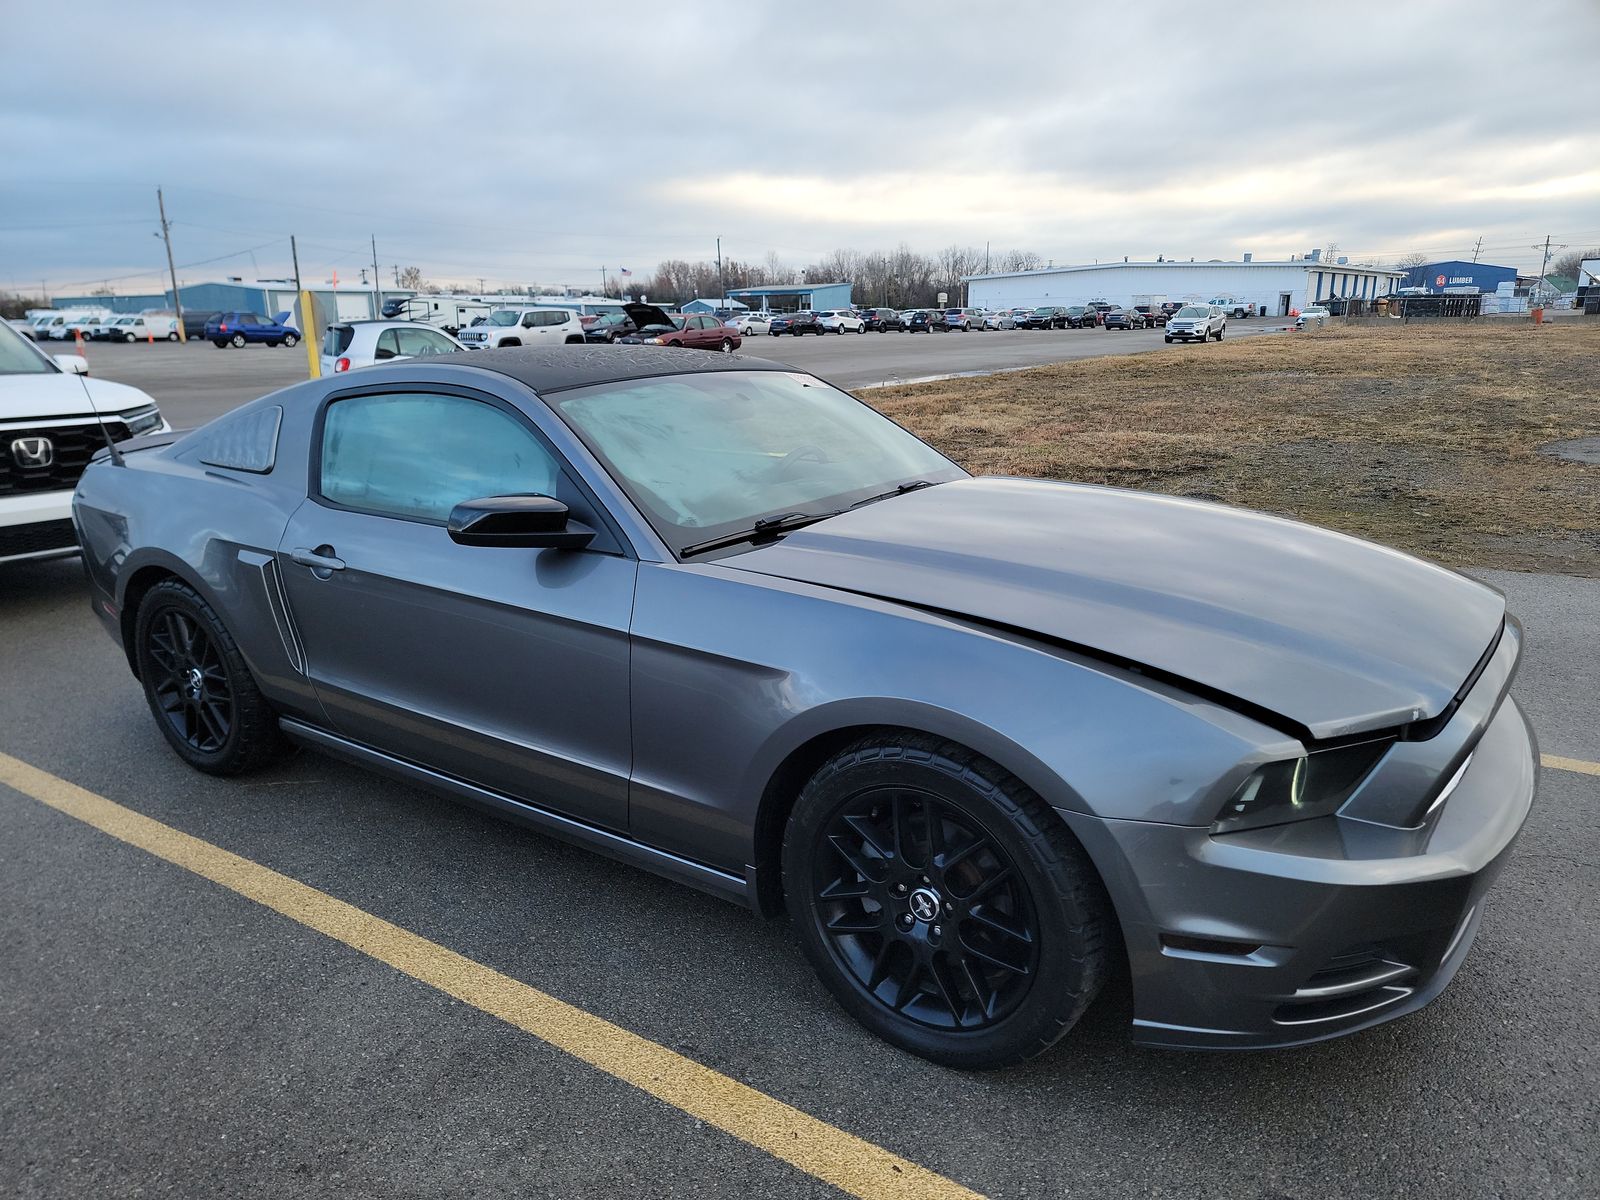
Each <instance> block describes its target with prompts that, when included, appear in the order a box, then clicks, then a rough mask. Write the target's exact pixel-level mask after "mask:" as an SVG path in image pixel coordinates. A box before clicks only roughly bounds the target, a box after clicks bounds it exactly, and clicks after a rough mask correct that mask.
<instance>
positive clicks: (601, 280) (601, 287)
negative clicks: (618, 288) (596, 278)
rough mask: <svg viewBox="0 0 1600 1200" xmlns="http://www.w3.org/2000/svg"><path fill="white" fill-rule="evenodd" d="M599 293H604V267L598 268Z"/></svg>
mask: <svg viewBox="0 0 1600 1200" xmlns="http://www.w3.org/2000/svg"><path fill="white" fill-rule="evenodd" d="M600 294H601V295H602V296H604V295H605V294H606V269H605V268H604V267H601V268H600Z"/></svg>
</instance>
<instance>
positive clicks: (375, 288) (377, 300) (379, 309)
mask: <svg viewBox="0 0 1600 1200" xmlns="http://www.w3.org/2000/svg"><path fill="white" fill-rule="evenodd" d="M371 236H372V294H373V297H374V303H373V306H372V309H373V311H372V316H373V318H374V319H377V318H378V317H381V316H383V276H382V275H380V274H378V235H377V234H373V235H371Z"/></svg>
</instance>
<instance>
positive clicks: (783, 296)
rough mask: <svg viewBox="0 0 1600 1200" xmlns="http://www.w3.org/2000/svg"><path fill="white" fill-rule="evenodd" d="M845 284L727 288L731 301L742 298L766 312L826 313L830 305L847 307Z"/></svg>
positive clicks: (848, 289) (849, 287) (799, 284)
mask: <svg viewBox="0 0 1600 1200" xmlns="http://www.w3.org/2000/svg"><path fill="white" fill-rule="evenodd" d="M850 289H851V285H850V284H848V283H797V284H793V285H791V286H787V287H779V286H770V287H750V288H729V289H728V298H729V299H730V300H735V299H737V300H742V301H744V302H745V303H747V304H749V305H750V306H751V307H752V308H758V309H762V310H763V311H766V312H779V311H782V312H794V311H795V310H796V309H810V310H811V311H812V312H825V311H827V310H828V309H830V308H849V307H850Z"/></svg>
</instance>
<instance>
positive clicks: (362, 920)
mask: <svg viewBox="0 0 1600 1200" xmlns="http://www.w3.org/2000/svg"><path fill="white" fill-rule="evenodd" d="M0 784H5V785H6V786H7V787H10V788H12V789H14V790H15V791H18V792H20V793H22V794H23V795H26V796H31V797H32V798H33V799H35V800H38V801H40V802H41V803H43V804H47V805H49V806H50V807H51V808H54V809H56V810H57V811H59V812H62V813H65V814H66V815H67V816H70V817H75V818H76V819H78V820H79V821H82V822H84V823H85V824H87V825H92V826H93V827H94V828H96V829H98V830H100V831H101V832H102V833H105V834H109V835H110V836H111V837H114V838H116V839H118V840H119V841H122V842H126V843H127V844H128V845H130V846H136V847H138V848H139V849H140V850H144V851H146V852H147V853H149V854H153V855H154V856H155V857H157V858H160V859H163V860H165V861H166V862H169V863H172V864H173V865H174V866H178V867H182V868H183V869H184V870H186V871H191V872H193V873H194V874H196V875H199V876H201V877H202V878H205V879H209V880H211V881H212V882H213V883H216V884H220V885H221V886H222V887H225V888H227V889H228V890H229V891H232V892H236V893H237V894H239V895H241V896H243V897H245V898H246V899H249V900H254V901H255V902H256V903H257V904H261V905H264V906H265V907H267V908H270V909H272V910H274V911H275V912H279V913H282V914H283V915H284V916H286V917H288V918H289V919H290V920H291V921H295V922H298V923H299V924H301V925H303V926H305V927H306V928H308V929H314V930H316V931H317V932H318V933H322V934H326V935H327V936H328V937H330V938H333V939H334V940H335V941H338V942H343V943H344V944H345V945H347V946H349V947H351V948H352V949H354V950H358V951H360V952H361V953H362V954H365V955H367V956H369V957H371V958H374V959H376V960H378V961H379V962H381V963H385V964H387V965H388V966H391V967H393V968H394V969H395V970H397V971H399V972H401V973H402V974H405V975H409V976H410V977H411V978H413V979H416V980H418V981H420V982H422V983H425V984H427V985H428V986H429V987H433V988H437V989H438V990H439V991H441V992H444V993H445V994H446V995H449V996H453V997H455V998H456V999H457V1000H460V1001H462V1002H463V1003H465V1004H470V1005H472V1007H474V1008H476V1009H478V1010H480V1011H481V1012H485V1013H488V1014H489V1015H490V1016H493V1017H498V1018H499V1019H500V1020H502V1021H505V1022H506V1023H507V1024H510V1025H514V1026H516V1027H517V1028H518V1029H521V1030H522V1031H524V1032H525V1033H531V1034H532V1035H533V1036H534V1037H536V1038H539V1039H540V1040H542V1041H544V1042H548V1043H549V1044H550V1045H552V1046H554V1047H556V1048H557V1049H559V1050H564V1051H566V1052H567V1053H568V1054H570V1055H572V1056H573V1057H574V1058H578V1059H581V1060H582V1061H584V1062H586V1063H588V1064H589V1065H590V1066H592V1067H594V1068H596V1069H597V1070H600V1071H604V1072H605V1073H606V1074H608V1075H611V1076H613V1077H615V1078H617V1079H620V1080H622V1081H623V1082H624V1083H630V1084H632V1085H633V1086H634V1087H636V1088H638V1089H639V1090H640V1091H643V1092H647V1093H649V1094H650V1095H652V1096H654V1097H655V1098H656V1099H658V1100H661V1101H664V1102H665V1103H667V1104H670V1105H671V1106H672V1107H674V1108H676V1109H679V1110H680V1111H682V1112H685V1113H688V1114H689V1115H690V1116H693V1117H696V1118H697V1119H699V1120H701V1121H704V1122H706V1123H707V1124H708V1125H714V1126H716V1127H717V1128H718V1129H721V1130H722V1131H723V1132H725V1133H729V1134H732V1135H733V1136H734V1137H736V1138H738V1139H739V1140H740V1141H743V1142H748V1143H749V1144H750V1145H752V1146H755V1147H756V1148H757V1149H759V1150H764V1151H766V1152H767V1153H768V1154H771V1155H772V1156H773V1157H775V1158H779V1159H782V1160H783V1161H784V1162H786V1163H789V1164H790V1165H791V1166H794V1167H797V1168H798V1169H799V1170H801V1171H804V1172H805V1173H806V1174H808V1175H811V1176H814V1177H815V1178H817V1179H820V1180H823V1181H824V1182H826V1183H830V1184H832V1185H833V1186H834V1187H836V1188H838V1189H840V1190H841V1191H843V1192H846V1193H848V1194H849V1195H852V1196H859V1197H862V1200H914V1198H923V1200H957V1198H959V1200H981V1197H979V1194H978V1193H977V1192H973V1191H970V1190H968V1189H967V1188H964V1187H962V1186H961V1185H960V1184H957V1183H954V1182H952V1181H951V1180H949V1179H946V1178H945V1177H944V1176H942V1175H936V1174H934V1173H933V1172H932V1171H929V1170H928V1169H927V1168H925V1167H921V1166H918V1165H917V1164H916V1163H914V1162H911V1161H909V1160H907V1159H904V1158H901V1157H899V1156H898V1155H895V1154H891V1153H890V1152H889V1151H887V1150H885V1149H883V1148H882V1147H881V1146H876V1145H874V1144H873V1143H871V1142H868V1141H866V1140H864V1139H862V1138H859V1137H856V1136H855V1135H854V1134H850V1133H846V1132H845V1131H844V1130H842V1129H838V1128H835V1127H834V1126H832V1125H829V1124H827V1123H826V1122H824V1121H819V1120H817V1118H815V1117H812V1116H808V1115H807V1114H806V1113H803V1112H801V1111H800V1110H799V1109H797V1108H793V1107H791V1106H790V1105H787V1104H785V1103H783V1102H782V1101H781V1100H775V1099H773V1098H772V1097H771V1096H768V1095H767V1094H766V1093H764V1092H759V1091H757V1090H756V1089H755V1088H752V1087H749V1086H747V1085H745V1084H743V1083H740V1082H739V1081H738V1080H736V1079H730V1078H729V1077H728V1076H726V1075H723V1074H721V1073H719V1072H717V1071H713V1070H712V1069H711V1068H709V1067H706V1066H702V1065H701V1064H700V1063H697V1062H695V1061H694V1060H693V1059H689V1058H685V1057H684V1056H683V1055H681V1054H678V1053H676V1052H675V1051H672V1050H669V1049H667V1047H665V1046H661V1045H658V1044H656V1043H655V1042H652V1041H650V1040H649V1039H648V1038H643V1037H640V1036H639V1035H638V1034H636V1033H630V1032H629V1031H628V1030H626V1029H623V1028H622V1027H621V1026H618V1025H613V1024H612V1023H611V1022H610V1021H607V1020H605V1019H604V1018H601V1017H597V1016H595V1015H594V1014H593V1013H589V1012H586V1011H584V1010H583V1009H581V1008H576V1007H574V1006H573V1005H571V1004H568V1003H566V1002H565V1001H562V1000H558V999H556V998H555V997H554V996H551V995H548V994H547V993H545V992H541V991H539V990H538V989H537V988H533V987H529V986H528V985H527V984H525V983H521V982H519V981H517V980H515V979H512V978H510V977H509V976H506V975H502V974H501V973H500V972H498V971H495V970H492V969H491V968H489V967H486V966H484V965H483V964H481V963H478V962H474V961H473V960H472V959H470V958H465V957H463V956H462V955H460V954H457V953H455V952H454V951H452V950H447V949H446V948H445V947H443V946H440V945H438V944H437V943H435V942H430V941H428V940H427V939H426V938H424V937H421V936H419V935H418V934H415V933H412V932H410V931H409V930H406V929H402V928H400V927H399V926H398V925H393V924H391V923H390V922H388V921H385V920H383V919H382V918H380V917H376V916H373V915H372V914H371V913H369V912H365V911H363V910H362V909H359V908H356V907H355V906H354V905H351V904H347V903H345V902H344V901H343V900H336V899H334V898H333V897H332V896H329V895H328V894H327V893H325V892H319V891H318V890H317V889H316V888H313V887H308V886H307V885H306V884H303V883H301V882H299V881H298V880H295V879H290V878H289V877H288V876H287V875H280V874H279V873H278V872H276V871H274V870H272V869H271V868H269V867H264V866H262V865H261V864H260V863H257V862H253V861H251V860H250V859H248V858H241V857H240V856H239V855H237V854H234V853H232V852H230V851H227V850H224V849H222V848H221V847H220V846H214V845H212V844H211V843H210V842H206V841H202V840H201V839H200V838H197V837H193V836H191V835H189V834H187V833H183V832H181V831H179V830H177V829H174V828H172V826H170V825H164V824H162V823H161V822H160V821H156V820H152V819H151V818H149V817H146V816H144V815H143V814H141V813H137V812H134V811H133V810H132V809H130V808H124V807H123V806H122V805H120V804H117V803H115V802H113V801H111V800H107V799H106V798H105V797H104V796H98V795H96V794H95V793H93V792H90V791H87V790H85V789H83V788H81V787H78V786H77V785H76V784H73V783H68V782H67V781H66V780H65V779H60V778H58V777H56V776H54V775H51V774H49V773H48V772H45V771H41V770H39V769H38V768H37V767H34V766H30V765H29V764H28V763H25V762H23V761H21V760H20V759H16V758H12V757H11V756H10V755H8V754H3V753H0Z"/></svg>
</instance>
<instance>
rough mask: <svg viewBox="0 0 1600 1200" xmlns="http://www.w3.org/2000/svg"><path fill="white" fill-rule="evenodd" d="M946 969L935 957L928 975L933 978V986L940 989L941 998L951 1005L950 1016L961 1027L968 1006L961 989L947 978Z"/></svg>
mask: <svg viewBox="0 0 1600 1200" xmlns="http://www.w3.org/2000/svg"><path fill="white" fill-rule="evenodd" d="M946 970H947V968H946V967H945V966H944V965H943V964H942V963H941V962H940V961H939V959H938V958H937V957H935V958H934V960H933V961H932V962H931V963H929V964H928V977H929V978H930V979H932V980H933V986H934V987H936V988H938V989H939V998H940V999H942V1000H943V1001H944V1002H945V1004H946V1005H947V1006H948V1007H949V1009H950V1016H951V1018H952V1019H953V1020H954V1021H955V1023H956V1026H957V1027H958V1028H959V1027H960V1026H961V1024H962V1023H963V1022H962V1017H963V1016H964V1015H965V1014H966V1011H967V1006H966V1004H965V1003H964V1002H963V1001H962V999H961V989H960V988H959V987H952V986H951V982H952V981H951V980H948V979H946V978H945V974H946Z"/></svg>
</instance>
